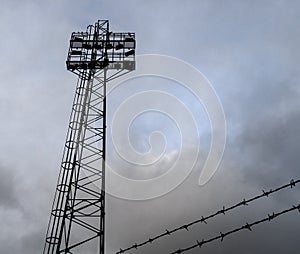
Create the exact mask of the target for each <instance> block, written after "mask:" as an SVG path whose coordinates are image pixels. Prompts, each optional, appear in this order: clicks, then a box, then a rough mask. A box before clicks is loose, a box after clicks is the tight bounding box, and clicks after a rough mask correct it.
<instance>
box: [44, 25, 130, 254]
mask: <svg viewBox="0 0 300 254" xmlns="http://www.w3.org/2000/svg"><path fill="white" fill-rule="evenodd" d="M66 64H67V69H68V70H70V71H71V72H73V73H75V74H76V75H78V82H77V88H76V92H75V97H74V101H73V107H72V112H71V116H70V122H69V127H68V133H67V138H66V143H65V148H64V152H63V159H62V163H61V170H60V173H59V177H58V183H57V187H56V192H55V197H54V202H53V205H52V211H51V216H50V221H49V225H48V230H47V236H46V243H45V246H44V252H43V253H44V254H50V253H51V254H53V253H55V254H58V253H72V254H75V253H85V254H88V253H99V254H104V235H105V234H104V232H105V218H104V216H105V153H106V150H105V142H106V138H105V137H106V133H105V132H106V85H107V83H108V82H109V81H111V80H112V79H115V78H117V77H119V76H121V75H124V74H126V73H128V72H130V71H133V70H134V69H135V34H134V33H113V32H110V31H109V22H108V20H99V21H98V22H96V23H95V25H89V26H88V27H87V30H86V32H76V33H75V32H74V33H72V36H71V40H70V48H69V52H68V58H67V61H66Z"/></svg>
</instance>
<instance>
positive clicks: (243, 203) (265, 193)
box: [116, 179, 300, 254]
mask: <svg viewBox="0 0 300 254" xmlns="http://www.w3.org/2000/svg"><path fill="white" fill-rule="evenodd" d="M299 182H300V179H297V180H294V179H292V180H290V182H289V183H288V184H285V185H282V186H280V187H278V188H276V189H273V190H272V189H270V190H269V191H264V190H262V194H260V195H257V196H255V197H252V198H250V199H247V200H246V199H243V200H242V201H241V202H239V203H236V204H235V205H232V206H230V207H228V208H225V206H223V208H222V209H221V210H218V211H217V212H215V213H212V214H210V215H208V216H206V217H203V216H202V217H201V219H197V220H194V221H192V222H190V223H188V224H185V225H182V226H179V227H177V228H174V229H172V230H167V229H166V231H165V232H164V233H162V234H159V235H156V236H154V237H152V238H149V239H148V240H146V241H144V242H141V243H135V244H133V245H132V246H130V247H128V248H125V249H120V250H119V251H118V252H116V254H122V253H125V252H128V251H129V250H132V249H138V248H140V247H142V246H144V245H146V244H150V243H153V241H155V240H158V239H160V238H162V237H165V236H170V235H171V234H174V233H175V232H177V231H180V230H189V227H191V226H193V225H195V224H199V223H205V224H207V220H209V219H211V218H213V217H216V216H218V215H220V214H225V213H226V212H228V211H230V210H233V209H235V208H237V207H240V206H247V205H248V204H249V203H251V202H253V201H255V200H258V199H260V198H263V197H269V195H270V194H273V193H275V192H278V191H280V190H283V189H286V188H288V187H291V188H293V187H295V186H296V184H297V183H299Z"/></svg>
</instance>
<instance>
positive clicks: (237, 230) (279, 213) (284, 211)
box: [171, 204, 300, 254]
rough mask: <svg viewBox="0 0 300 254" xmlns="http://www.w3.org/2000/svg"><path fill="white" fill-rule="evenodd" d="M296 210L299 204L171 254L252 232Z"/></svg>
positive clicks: (299, 208) (299, 206)
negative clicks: (242, 231) (256, 227)
mask: <svg viewBox="0 0 300 254" xmlns="http://www.w3.org/2000/svg"><path fill="white" fill-rule="evenodd" d="M294 210H298V211H299V213H300V204H298V205H293V206H292V207H291V208H288V209H286V210H283V211H281V212H277V213H274V212H273V213H272V214H268V216H267V217H266V218H263V219H260V220H257V221H254V222H252V223H248V222H247V223H246V224H245V225H243V226H241V227H238V228H235V229H232V230H230V231H227V232H225V233H222V232H220V234H219V235H217V236H215V237H212V238H209V239H207V240H204V239H202V240H201V242H200V241H199V240H198V241H197V242H196V244H194V245H191V246H189V247H186V248H184V249H178V250H176V251H174V252H172V253H171V254H178V253H183V252H187V251H189V250H192V249H195V248H196V247H200V248H201V247H202V246H203V245H204V244H207V243H210V242H213V241H217V240H219V239H220V240H221V241H223V239H224V238H225V237H226V236H228V235H231V234H233V233H237V232H239V231H241V230H243V229H247V230H250V231H252V227H253V226H256V225H258V224H261V223H264V222H268V221H271V220H273V219H275V218H277V217H278V216H281V215H283V214H286V213H289V212H291V211H294Z"/></svg>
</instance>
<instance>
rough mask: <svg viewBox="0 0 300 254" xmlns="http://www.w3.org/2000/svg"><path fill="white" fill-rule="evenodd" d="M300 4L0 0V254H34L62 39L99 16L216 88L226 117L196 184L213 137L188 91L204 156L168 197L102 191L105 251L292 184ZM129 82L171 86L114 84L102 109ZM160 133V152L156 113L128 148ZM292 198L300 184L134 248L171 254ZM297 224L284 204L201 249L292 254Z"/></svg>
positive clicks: (48, 181)
mask: <svg viewBox="0 0 300 254" xmlns="http://www.w3.org/2000/svg"><path fill="white" fill-rule="evenodd" d="M299 8H300V2H299V1H279V0H278V1H277V0H274V1H271V0H269V1H258V0H257V1H238V0H235V1H234V0H232V1H230V0H229V1H209V0H200V1H196V0H194V1H192V0H190V1H177V0H174V1H170V0H168V1H158V0H154V1H146V0H142V1H138V0H135V1H134V0H126V1H120V0H119V1H99V0H98V1H97V0H86V1H78V0H75V1H74V0H73V1H71V0H60V1H58V0H52V1H48V0H45V1H37V0H27V1H16V0H10V1H9V0H2V2H1V8H0V21H1V22H0V31H1V34H2V39H1V42H0V45H1V63H2V65H1V69H0V74H1V75H0V80H1V90H0V114H1V129H0V139H1V142H0V149H1V153H0V217H1V219H0V252H1V253H3V254H8V253H9V254H17V253H24V254H37V253H41V252H42V249H43V245H44V239H45V234H46V229H47V223H48V220H49V214H50V208H51V203H52V199H53V195H54V190H55V184H56V180H57V176H58V172H59V165H60V160H61V157H62V151H63V145H64V140H65V134H66V130H67V125H68V119H69V114H70V110H71V104H72V99H73V95H74V89H75V84H76V77H75V75H74V74H72V73H70V72H68V71H67V70H66V68H65V59H66V54H67V49H68V40H69V38H70V34H71V32H73V31H84V30H85V28H86V26H87V25H89V24H93V23H94V22H95V21H97V20H98V19H109V20H110V24H111V25H110V27H111V30H113V31H122V32H123V31H125V32H127V31H134V32H135V33H136V38H137V54H162V55H169V56H172V57H176V58H179V59H181V60H183V61H186V62H188V63H189V64H191V65H192V66H194V67H195V68H197V69H198V70H199V71H201V72H202V73H203V74H204V75H205V76H206V77H207V78H208V79H209V81H210V82H211V84H212V86H213V87H214V89H215V91H216V93H217V95H218V96H219V98H220V101H221V103H222V105H223V109H224V113H225V117H226V123H227V143H226V148H225V152H224V156H223V159H222V161H221V164H220V167H219V168H218V171H217V172H216V174H215V175H214V177H213V178H212V179H211V181H209V182H208V183H207V184H206V185H204V186H198V177H199V174H200V171H201V170H200V169H201V168H202V166H201V165H202V164H203V161H204V160H205V158H204V157H205V156H206V155H207V151H208V148H209V146H207V144H206V143H207V140H209V139H210V138H211V137H210V135H209V134H207V133H206V130H207V126H208V125H207V119H205V117H203V112H204V111H203V108H201V107H200V106H196V105H194V103H193V102H191V100H192V99H191V97H189V95H186V96H187V97H185V99H182V98H181V99H182V102H184V103H186V105H187V106H188V107H189V108H190V109H191V108H192V109H191V111H192V112H193V113H195V118H196V122H197V125H198V128H199V130H200V131H199V132H200V134H201V135H202V139H203V140H204V141H203V147H201V151H203V153H201V156H202V157H201V156H200V157H199V158H198V162H197V164H196V167H195V168H194V169H193V172H192V173H191V175H190V176H189V177H188V178H187V179H186V180H185V181H184V182H183V183H182V184H181V185H180V186H179V187H178V188H176V189H175V190H173V191H172V192H170V193H168V194H167V195H164V196H162V197H159V198H156V199H151V200H147V201H130V200H123V199H119V198H116V197H112V196H108V197H107V208H106V209H107V223H106V225H107V229H106V230H107V232H106V233H107V236H106V251H107V254H113V253H115V252H116V251H117V250H118V249H119V248H125V247H128V246H130V245H132V244H134V243H135V242H140V241H143V240H145V239H148V238H149V237H150V236H153V235H155V234H157V233H161V232H163V231H164V230H165V229H167V228H168V229H170V228H173V227H176V226H178V225H181V224H183V223H187V222H190V221H191V220H194V219H197V218H199V217H201V216H202V215H207V214H210V213H212V212H214V211H215V210H216V209H220V208H221V207H222V206H223V205H225V206H229V205H231V204H233V203H236V202H238V201H240V200H242V199H243V198H250V197H251V196H253V195H256V194H258V193H260V192H261V190H262V189H269V188H274V187H277V186H279V185H282V184H285V183H287V182H289V180H290V179H291V178H294V179H298V178H300V170H299V165H298V159H299V155H298V152H299V148H300V134H299V131H298V130H299V127H298V126H299V125H300V109H299V108H300V101H299V96H300V86H299V83H300V75H299V73H300V68H299V66H300V65H299V64H298V61H299V59H300V53H299V52H300V51H299V45H300V17H299ZM137 64H138V63H137ZM133 83H134V82H133ZM137 84H139V86H142V87H143V86H144V87H145V90H147V89H148V90H149V89H150V87H151V86H152V85H153V87H155V89H158V88H159V87H162V89H165V90H167V91H168V92H169V93H170V92H172V89H171V88H170V87H171V86H172V84H171V83H170V81H163V80H159V81H158V80H155V79H153V80H149V79H147V78H145V79H144V80H143V79H141V80H138V82H135V84H130V83H129V84H127V86H128V88H129V89H127V87H126V84H123V85H122V87H120V90H119V92H118V91H117V92H116V95H115V97H114V95H112V102H111V106H112V107H113V105H114V104H113V103H114V102H113V98H115V100H117V99H118V98H121V97H122V96H121V95H122V94H124V93H125V94H126V95H129V93H130V92H135V91H137V90H134V87H135V86H136V85H137ZM177 86H178V84H177ZM139 89H140V88H139ZM141 90H142V89H140V90H138V91H141ZM125 91H126V92H125ZM178 91H181V90H180V88H178V89H177V90H176V89H174V93H175V95H176V93H177V94H178V93H179V92H178ZM183 97H184V96H183ZM154 100H155V99H154ZM157 103H158V104H159V103H160V102H159V101H157ZM193 105H194V108H193ZM201 112H202V113H201ZM202 117H203V119H202ZM149 119H150V120H149ZM151 119H154V120H153V121H151ZM202 120H203V124H202ZM205 120H206V123H205ZM153 122H156V123H157V122H159V123H161V124H156V125H153ZM166 126H167V127H166ZM159 127H160V128H162V129H161V131H162V132H164V131H165V132H167V134H166V140H167V141H166V142H167V143H166V149H167V151H169V152H170V151H172V149H173V150H174V149H175V148H176V146H177V139H178V134H176V128H175V127H174V125H172V123H170V119H169V118H168V119H163V117H162V116H158V115H156V113H153V112H152V113H151V112H150V113H149V115H143V116H141V117H140V118H139V119H136V122H133V123H132V128H131V134H130V135H129V136H130V138H131V139H132V144H133V145H134V146H135V147H136V148H137V150H139V151H141V152H145V150H143V149H146V150H147V144H148V143H147V142H146V141H147V139H145V138H146V137H147V135H148V134H149V132H151V131H153V130H157V128H159ZM208 143H209V142H208ZM145 144H146V146H145ZM175 150H176V149H175ZM205 151H206V152H205ZM185 152H189V151H185ZM112 163H113V162H112ZM128 170H130V169H128ZM122 173H124V174H127V176H131V177H132V176H136V178H139V177H141V175H140V174H138V173H137V172H131V173H130V172H127V173H126V172H122ZM150 173H151V172H150ZM152 173H153V174H156V173H157V172H152ZM108 181H109V179H108ZM299 193H300V191H299V188H296V189H294V190H286V191H283V192H282V193H279V194H277V195H274V196H272V198H268V199H264V200H263V201H258V202H256V203H253V204H251V205H249V206H248V207H247V208H246V209H245V208H241V209H236V210H235V211H233V212H231V213H229V214H228V215H226V216H222V217H219V218H216V219H214V220H212V221H211V223H208V224H207V225H200V226H195V227H193V228H192V229H191V230H190V231H189V232H180V233H178V234H176V235H174V236H172V237H169V238H166V239H162V240H160V241H157V242H156V243H153V244H151V245H150V246H146V247H144V248H141V249H139V250H136V251H135V250H134V251H132V252H131V253H142V254H148V253H170V252H172V251H174V250H176V249H177V248H180V247H181V248H184V247H186V246H189V245H190V244H192V243H194V242H195V241H196V240H198V239H200V240H201V239H202V238H208V237H211V236H214V235H215V234H219V232H220V231H222V232H225V231H226V230H229V229H231V228H233V227H237V226H240V225H242V224H244V223H245V222H251V221H253V220H256V219H259V218H262V217H265V215H266V214H268V213H271V212H273V211H280V210H281V209H285V208H288V207H290V206H292V205H294V204H298V203H300V200H299ZM299 230H300V217H299V214H297V213H296V212H292V213H290V214H288V215H285V216H283V217H280V218H278V219H277V220H276V221H274V222H272V223H267V224H263V225H260V226H258V227H257V228H256V229H255V230H254V231H253V232H242V233H240V234H236V235H232V236H230V237H228V238H227V239H225V241H224V242H222V243H220V242H216V243H213V244H209V245H207V246H206V247H205V248H203V249H202V252H201V253H205V254H212V253H214V254H217V253H249V254H251V253H257V254H260V253H266V252H270V253H276V254H277V253H292V251H293V250H296V248H298V247H299V239H298V237H297V235H299ZM189 253H191V254H192V253H199V250H198V249H195V250H194V251H190V252H189Z"/></svg>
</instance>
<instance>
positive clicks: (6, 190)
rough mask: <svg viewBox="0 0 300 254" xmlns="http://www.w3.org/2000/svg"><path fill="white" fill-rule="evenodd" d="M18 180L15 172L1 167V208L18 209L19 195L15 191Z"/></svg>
mask: <svg viewBox="0 0 300 254" xmlns="http://www.w3.org/2000/svg"><path fill="white" fill-rule="evenodd" d="M16 184H17V183H16V179H15V176H14V172H12V170H8V169H7V168H6V167H4V166H3V165H0V207H1V209H13V208H16V207H18V205H19V204H18V193H17V191H16V189H15V186H16Z"/></svg>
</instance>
